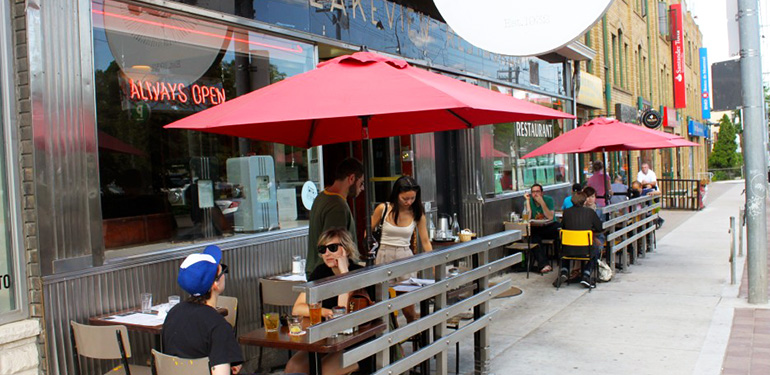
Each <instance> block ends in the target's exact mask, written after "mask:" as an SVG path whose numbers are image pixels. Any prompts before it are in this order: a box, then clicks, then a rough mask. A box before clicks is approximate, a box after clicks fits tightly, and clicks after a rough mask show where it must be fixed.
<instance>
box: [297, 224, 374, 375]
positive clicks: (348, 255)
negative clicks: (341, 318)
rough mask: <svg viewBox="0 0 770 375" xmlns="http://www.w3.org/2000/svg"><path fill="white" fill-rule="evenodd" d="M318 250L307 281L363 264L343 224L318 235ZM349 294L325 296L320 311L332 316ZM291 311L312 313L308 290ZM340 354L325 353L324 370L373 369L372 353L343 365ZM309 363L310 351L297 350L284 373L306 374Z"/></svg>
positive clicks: (322, 371)
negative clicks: (307, 300)
mask: <svg viewBox="0 0 770 375" xmlns="http://www.w3.org/2000/svg"><path fill="white" fill-rule="evenodd" d="M318 252H319V253H320V256H321V260H322V261H323V262H322V263H321V264H319V265H318V266H316V268H315V269H314V270H313V272H312V273H310V276H309V277H308V281H315V280H320V279H323V278H327V277H330V276H335V275H341V274H344V273H348V272H349V271H353V270H357V269H359V268H363V267H361V266H360V265H358V264H357V263H356V262H358V261H360V260H361V255H360V253H359V252H358V248H357V247H356V244H355V243H354V242H353V238H352V237H351V236H350V233H348V231H347V230H345V229H344V228H332V229H329V230H326V231H325V232H323V233H321V236H320V237H319V238H318ZM368 292H369V294H370V298H371V297H372V296H371V294H372V293H371V291H368ZM349 297H350V293H343V294H340V295H339V296H337V297H332V298H327V299H325V300H323V302H322V303H321V305H322V309H321V315H323V317H325V318H327V319H328V318H331V316H332V310H331V309H332V308H334V307H336V306H348V298H349ZM292 314H293V315H298V316H305V317H308V316H310V308H309V306H308V304H307V302H306V299H305V293H300V295H299V296H297V300H296V302H294V308H293V309H292ZM341 356H342V353H341V352H337V353H331V354H327V355H326V356H324V357H323V359H322V360H321V373H322V374H332V375H334V374H349V373H351V372H353V371H359V372H361V373H366V374H370V373H372V372H373V367H374V363H373V361H372V359H373V358H371V357H370V358H367V359H364V360H362V361H359V362H358V363H357V364H354V365H351V366H348V367H346V368H342V367H340V363H341V359H342V358H341ZM309 365H310V362H309V360H308V353H307V352H298V353H297V354H295V355H294V356H292V357H291V359H289V362H288V363H287V364H286V369H285V370H284V373H286V374H290V373H303V374H307V373H309V372H310V368H309Z"/></svg>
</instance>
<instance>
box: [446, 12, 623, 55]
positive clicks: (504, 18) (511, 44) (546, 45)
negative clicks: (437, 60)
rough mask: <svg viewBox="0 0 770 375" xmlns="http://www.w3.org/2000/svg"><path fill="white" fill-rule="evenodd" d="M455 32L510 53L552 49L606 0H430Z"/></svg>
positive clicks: (585, 25)
mask: <svg viewBox="0 0 770 375" xmlns="http://www.w3.org/2000/svg"><path fill="white" fill-rule="evenodd" d="M433 2H434V3H435V4H436V8H438V11H439V12H440V13H441V16H442V17H444V20H445V21H446V23H447V24H448V25H449V26H450V27H451V28H452V30H454V32H455V33H457V35H459V36H460V37H462V38H463V39H465V40H467V41H468V42H469V43H471V44H473V45H474V46H476V47H479V48H482V49H485V50H487V51H490V52H494V53H499V54H503V55H512V56H536V55H541V54H544V53H548V52H552V51H554V50H557V49H559V48H561V47H563V46H565V45H567V44H569V43H570V42H572V41H573V40H575V39H577V38H578V37H580V36H581V35H583V33H584V32H585V31H586V30H588V29H589V28H591V26H593V25H594V24H595V23H596V21H597V20H598V19H599V18H600V17H601V16H602V15H603V14H604V12H605V11H606V10H607V9H608V8H609V6H610V4H612V0H585V1H575V0H538V1H511V0H479V1H460V0H434V1H433Z"/></svg>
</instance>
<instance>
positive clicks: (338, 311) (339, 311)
mask: <svg viewBox="0 0 770 375" xmlns="http://www.w3.org/2000/svg"><path fill="white" fill-rule="evenodd" d="M347 312H348V310H347V309H346V308H344V307H342V306H337V307H335V308H332V319H337V318H341V317H342V316H344V315H345V314H347ZM348 330H349V329H344V330H342V331H340V333H341V334H343V335H345V334H348V333H347V331H348ZM350 333H353V331H352V330H350ZM338 335H339V334H334V335H332V338H335V337H337V336H338Z"/></svg>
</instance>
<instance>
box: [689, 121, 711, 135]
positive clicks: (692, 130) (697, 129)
mask: <svg viewBox="0 0 770 375" xmlns="http://www.w3.org/2000/svg"><path fill="white" fill-rule="evenodd" d="M687 133H688V134H690V135H691V136H693V137H703V138H708V137H709V128H708V126H706V125H704V124H701V123H700V122H697V121H693V120H690V121H689V123H688V124H687Z"/></svg>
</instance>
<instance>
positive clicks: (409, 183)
mask: <svg viewBox="0 0 770 375" xmlns="http://www.w3.org/2000/svg"><path fill="white" fill-rule="evenodd" d="M383 218H384V220H383ZM380 224H382V237H381V238H380V248H379V249H378V250H377V258H375V261H374V264H382V263H388V262H392V261H394V260H397V259H402V258H408V257H410V256H413V255H414V253H413V251H412V247H413V246H414V245H413V244H414V243H415V242H414V241H412V239H414V238H416V237H415V236H417V237H419V238H420V244H421V245H422V249H423V251H432V250H433V246H432V245H431V243H430V237H429V236H428V219H427V218H426V217H425V208H423V206H422V200H421V198H420V185H418V184H417V181H416V180H415V179H414V178H413V177H411V176H401V177H399V178H398V180H396V182H395V183H393V189H392V190H391V192H390V198H389V199H388V202H386V203H382V204H380V205H378V206H377V207H376V208H375V209H374V213H373V214H372V227H371V228H370V229H371V230H372V231H374V230H375V228H377V226H378V225H380ZM415 276H416V275H414V274H406V275H402V276H399V277H398V278H397V279H396V280H397V281H403V280H407V279H409V278H410V277H415ZM403 311H404V317H405V318H406V320H407V322H409V323H411V322H413V321H415V320H417V318H419V315H418V314H417V311H416V310H415V308H414V306H407V307H405V308H404V309H403Z"/></svg>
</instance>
